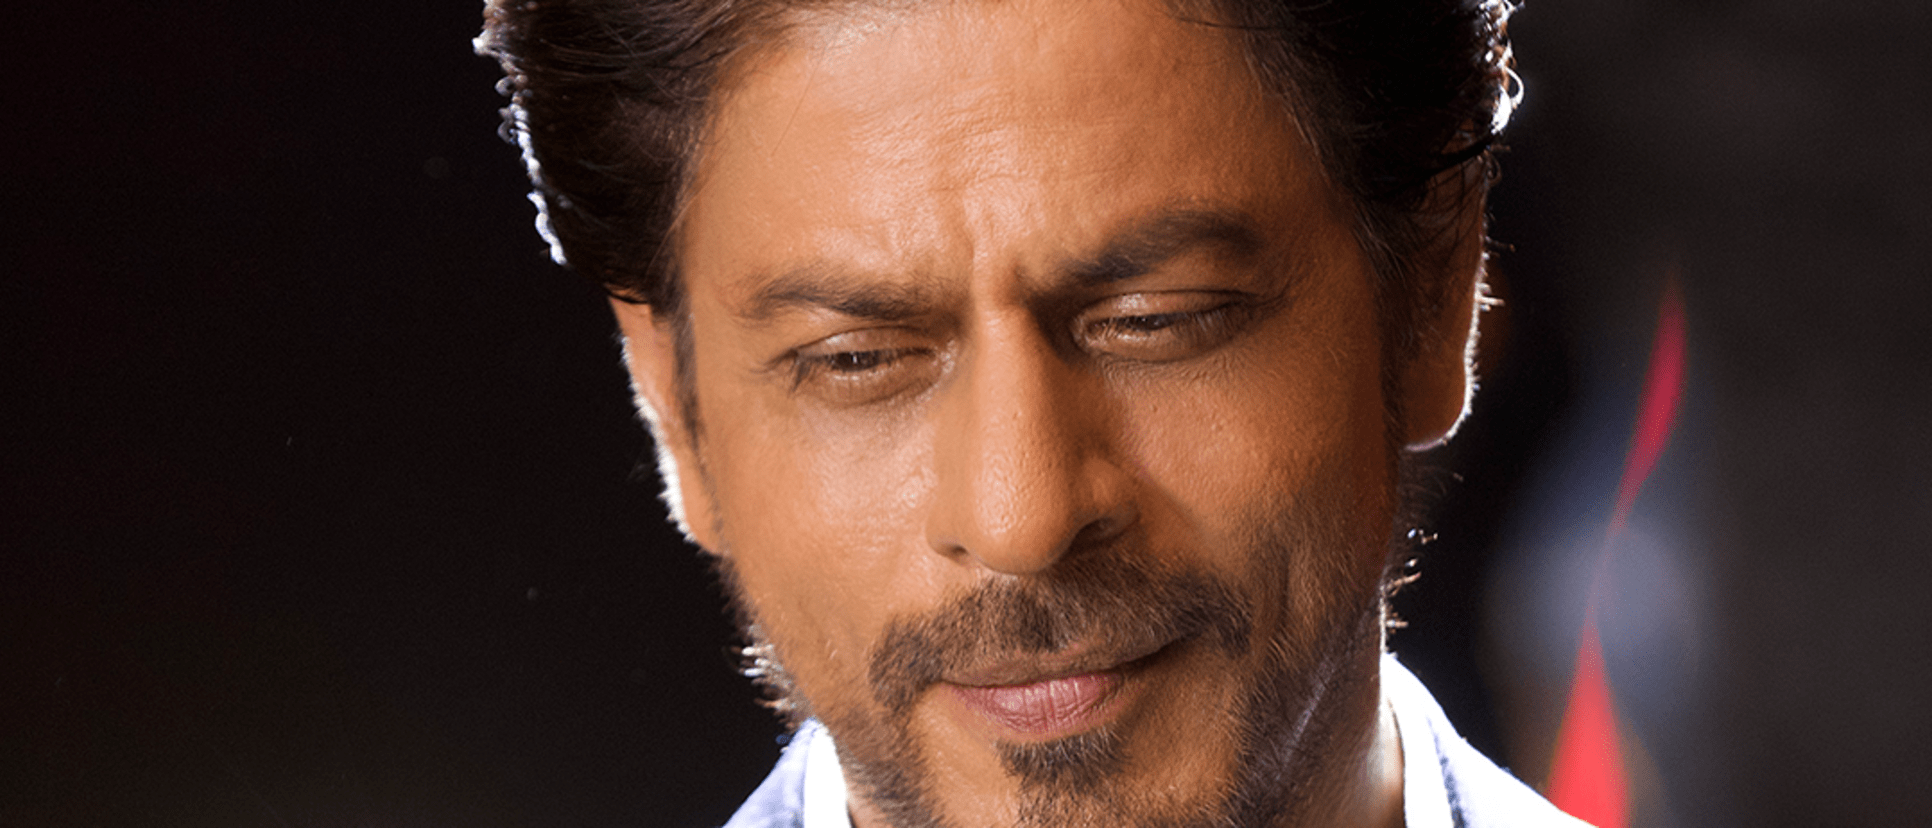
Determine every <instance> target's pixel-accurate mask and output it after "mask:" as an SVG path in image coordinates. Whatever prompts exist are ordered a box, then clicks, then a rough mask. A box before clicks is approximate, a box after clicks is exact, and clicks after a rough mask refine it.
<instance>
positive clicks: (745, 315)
mask: <svg viewBox="0 0 1932 828" xmlns="http://www.w3.org/2000/svg"><path fill="white" fill-rule="evenodd" d="M934 292H935V291H934V290H933V288H932V287H930V286H929V285H927V284H925V283H923V282H914V283H912V284H904V283H900V282H888V281H880V280H875V279H869V278H866V277H864V276H863V275H861V274H857V273H852V272H849V271H846V270H843V269H840V268H838V267H835V266H832V265H829V264H826V263H823V262H813V263H810V264H805V265H801V266H798V267H794V268H789V269H786V270H784V271H782V272H780V273H779V274H778V275H776V276H774V277H772V278H770V279H768V280H765V281H764V284H763V285H761V286H760V287H759V288H758V291H757V292H756V293H754V294H752V296H751V299H750V300H749V301H747V302H746V303H745V304H744V307H743V308H741V309H740V310H739V311H738V312H737V313H736V314H735V315H736V316H737V317H738V318H740V319H743V320H745V321H747V322H752V323H762V322H768V321H771V319H772V317H775V316H777V315H778V314H780V313H783V312H785V311H787V310H792V309H795V308H816V309H821V310H828V311H832V312H833V313H837V314H841V315H844V316H850V317H854V318H858V319H874V320H881V321H898V320H904V319H910V318H912V317H915V316H918V315H920V314H922V313H926V312H927V311H929V310H930V309H931V308H932V299H933V294H934Z"/></svg>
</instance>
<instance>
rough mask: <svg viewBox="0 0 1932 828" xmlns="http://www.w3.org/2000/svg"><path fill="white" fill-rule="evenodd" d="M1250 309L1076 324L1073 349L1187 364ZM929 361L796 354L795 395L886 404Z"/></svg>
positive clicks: (865, 352)
mask: <svg viewBox="0 0 1932 828" xmlns="http://www.w3.org/2000/svg"><path fill="white" fill-rule="evenodd" d="M1250 310H1253V308H1252V306H1251V305H1249V304H1248V303H1246V302H1243V301H1241V300H1238V299H1236V300H1233V301H1227V302H1224V303H1222V304H1220V305H1215V306H1213V307H1208V308H1203V309H1200V310H1183V311H1171V312H1165V313H1141V314H1132V313H1129V314H1121V315H1118V316H1111V317H1106V318H1103V319H1097V320H1092V321H1089V322H1085V323H1082V324H1078V325H1076V327H1075V328H1074V330H1073V332H1072V336H1073V340H1074V341H1073V343H1072V344H1073V345H1074V347H1076V348H1078V349H1079V350H1080V351H1082V352H1085V353H1087V354H1090V355H1092V356H1093V357H1096V358H1100V359H1105V360H1110V361H1120V362H1128V363H1133V362H1147V363H1160V362H1169V361H1173V360H1176V359H1185V358H1186V357H1188V356H1191V355H1193V354H1196V353H1199V352H1202V351H1205V350H1207V349H1209V348H1211V347H1213V346H1214V345H1217V344H1219V343H1220V342H1221V341H1224V340H1226V339H1228V338H1230V337H1231V336H1233V335H1234V334H1235V333H1236V332H1237V331H1238V329H1239V328H1240V327H1241V322H1242V321H1243V320H1244V319H1245V318H1246V316H1247V313H1248V311H1250ZM855 344H856V343H855ZM930 356H933V351H932V350H931V349H928V348H916V347H915V348H860V349H853V350H845V351H829V352H825V353H799V352H796V351H794V352H793V353H792V354H791V360H790V364H789V366H787V367H788V369H789V371H788V372H789V373H790V375H791V376H790V377H789V379H790V391H791V392H792V393H799V392H800V391H801V390H803V389H805V388H806V387H807V386H808V385H810V384H814V383H818V384H820V387H821V388H822V389H823V393H827V394H830V395H831V397H830V398H841V397H849V398H850V399H851V400H852V401H859V400H864V401H874V400H880V399H886V398H889V397H891V396H893V395H894V394H895V393H897V392H898V390H900V388H899V387H900V385H901V384H902V383H903V384H905V385H907V386H908V387H910V386H912V385H917V384H918V380H917V379H916V378H915V377H914V376H913V375H905V376H898V375H897V374H895V373H892V371H893V368H894V366H895V365H898V364H899V363H901V362H903V361H905V360H909V359H918V358H922V357H930ZM902 370H912V369H910V368H905V369H902ZM896 376H897V377H898V379H897V380H895V379H894V377H896Z"/></svg>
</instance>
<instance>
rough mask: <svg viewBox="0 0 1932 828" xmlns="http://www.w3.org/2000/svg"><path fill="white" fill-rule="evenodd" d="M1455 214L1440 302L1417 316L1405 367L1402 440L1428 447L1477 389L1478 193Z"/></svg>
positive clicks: (1451, 432) (1447, 433)
mask: <svg viewBox="0 0 1932 828" xmlns="http://www.w3.org/2000/svg"><path fill="white" fill-rule="evenodd" d="M1474 201H1475V204H1474V205H1473V207H1471V208H1469V209H1467V210H1466V211H1465V212H1464V214H1463V215H1462V216H1459V217H1458V221H1457V224H1456V226H1455V229H1454V230H1453V231H1452V238H1451V239H1450V243H1451V244H1453V245H1454V249H1452V250H1450V251H1449V252H1448V255H1446V256H1445V257H1443V259H1441V260H1440V261H1443V262H1444V263H1445V265H1446V269H1445V270H1444V271H1443V273H1442V278H1443V279H1444V281H1443V282H1441V283H1440V285H1441V288H1442V290H1441V292H1440V293H1438V294H1437V295H1439V296H1440V297H1441V299H1442V300H1441V302H1440V304H1438V305H1437V306H1435V307H1434V308H1432V309H1431V310H1430V312H1429V313H1426V314H1423V315H1422V318H1419V319H1417V320H1416V324H1417V326H1418V327H1419V328H1420V329H1421V333H1422V336H1423V340H1422V341H1421V342H1418V343H1417V347H1416V351H1415V353H1414V354H1413V355H1412V356H1411V358H1410V360H1409V364H1408V365H1407V366H1406V368H1405V369H1404V371H1403V377H1402V394H1403V407H1402V414H1403V427H1404V432H1405V433H1404V434H1403V444H1404V446H1405V447H1406V448H1407V449H1408V450H1409V451H1426V450H1428V449H1432V448H1435V447H1436V446H1439V445H1442V444H1443V443H1446V442H1448V441H1449V438H1451V437H1454V436H1455V434H1456V428H1457V427H1458V426H1460V425H1462V420H1463V417H1465V416H1466V415H1467V414H1468V413H1469V404H1470V401H1471V400H1472V399H1473V398H1474V396H1475V391H1476V376H1475V371H1476V366H1475V359H1476V336H1477V322H1478V319H1479V318H1480V316H1481V314H1482V308H1483V292H1484V286H1483V278H1482V277H1483V264H1484V258H1485V257H1484V253H1483V246H1484V222H1483V221H1482V199H1481V198H1480V197H1476V198H1475V199H1474Z"/></svg>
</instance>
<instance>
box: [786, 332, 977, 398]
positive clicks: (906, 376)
mask: <svg viewBox="0 0 1932 828" xmlns="http://www.w3.org/2000/svg"><path fill="white" fill-rule="evenodd" d="M939 351H940V349H939V348H938V347H937V346H936V345H935V344H934V343H933V342H932V341H931V340H930V339H928V338H926V337H924V336H922V335H921V334H920V333H919V332H918V331H916V330H913V329H908V328H905V327H899V326H885V327H876V328H860V329H857V330H849V331H842V332H840V333H836V334H833V335H831V336H827V337H823V338H821V339H817V340H814V341H812V342H809V343H806V344H804V345H800V346H798V347H796V348H792V349H790V350H788V351H786V352H785V353H784V354H781V355H780V356H779V357H778V358H777V359H775V360H773V361H772V363H771V365H770V366H769V368H770V370H772V371H774V372H778V373H781V374H782V375H783V376H784V378H785V385H786V390H787V392H788V393H791V394H794V395H797V394H809V395H816V396H820V397H823V398H824V399H825V400H826V401H828V402H831V403H834V404H841V405H844V404H859V403H868V402H877V401H881V400H884V399H888V398H891V397H893V396H896V395H898V394H899V393H901V392H903V391H905V390H907V389H908V388H910V387H911V386H913V385H916V384H918V383H919V381H920V380H921V379H922V378H925V377H926V374H927V373H928V372H925V371H921V370H919V368H920V367H921V366H922V365H926V364H931V365H937V358H938V357H939V356H940V354H939ZM867 358H870V360H871V363H870V364H866V365H860V366H856V367H855V369H854V370H851V371H845V370H841V369H840V367H839V366H838V363H839V362H840V361H842V360H847V359H851V360H856V361H858V362H867V361H868V360H867ZM922 360H923V361H924V362H922Z"/></svg>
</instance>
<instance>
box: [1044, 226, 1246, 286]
mask: <svg viewBox="0 0 1932 828" xmlns="http://www.w3.org/2000/svg"><path fill="white" fill-rule="evenodd" d="M1261 248H1262V244H1261V233H1260V231H1258V230H1256V229H1255V225H1254V222H1253V220H1251V219H1250V218H1249V217H1248V216H1247V215H1245V214H1243V213H1239V212H1235V211H1231V210H1216V209H1199V208H1169V209H1164V210H1160V211H1158V212H1156V213H1154V214H1153V215H1151V216H1148V217H1147V218H1145V219H1142V220H1140V221H1138V222H1135V223H1134V224H1133V225H1131V226H1129V227H1128V228H1127V229H1126V230H1123V231H1121V232H1119V233H1116V234H1115V235H1114V237H1113V238H1112V239H1109V240H1108V242H1107V244H1106V246H1104V247H1102V248H1101V249H1100V252H1099V254H1097V255H1095V256H1093V257H1091V258H1085V259H1078V260H1075V261H1073V262H1071V263H1069V264H1068V265H1067V266H1066V268H1065V269H1066V271H1067V272H1068V273H1069V274H1071V275H1072V277H1073V280H1074V282H1075V283H1077V284H1080V285H1082V286H1094V285H1106V284H1112V283H1115V282H1121V281H1126V280H1128V279H1132V278H1135V277H1137V276H1145V275H1147V274H1148V273H1151V272H1153V271H1154V270H1156V269H1157V268H1159V267H1160V266H1161V265H1163V264H1166V263H1167V262H1168V261H1170V260H1172V259H1174V258H1175V257H1177V256H1181V255H1183V254H1186V253H1192V252H1194V251H1197V250H1202V249H1207V250H1209V251H1211V252H1215V253H1220V254H1222V255H1225V256H1229V257H1231V258H1234V259H1237V260H1248V259H1252V258H1253V257H1254V256H1256V255H1257V254H1259V253H1260V252H1261Z"/></svg>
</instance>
